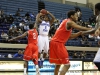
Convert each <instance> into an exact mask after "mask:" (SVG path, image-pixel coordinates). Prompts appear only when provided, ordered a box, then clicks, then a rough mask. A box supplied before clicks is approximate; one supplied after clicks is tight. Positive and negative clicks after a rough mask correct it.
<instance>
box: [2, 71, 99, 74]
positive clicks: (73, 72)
mask: <svg viewBox="0 0 100 75" xmlns="http://www.w3.org/2000/svg"><path fill="white" fill-rule="evenodd" d="M0 75H24V74H23V72H2V73H0ZM27 75H36V74H35V72H28V74H27ZM41 75H54V73H53V72H42V73H41ZM66 75H100V72H98V71H85V72H83V71H82V72H81V71H70V72H68V73H66Z"/></svg>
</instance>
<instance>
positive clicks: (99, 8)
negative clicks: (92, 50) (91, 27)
mask: <svg viewBox="0 0 100 75" xmlns="http://www.w3.org/2000/svg"><path fill="white" fill-rule="evenodd" d="M95 14H96V16H97V18H96V27H95V28H96V29H97V30H96V32H95V35H96V36H100V3H97V4H96V5H95ZM93 62H94V63H95V65H96V66H97V67H98V70H99V71H100V48H99V49H98V52H97V54H96V56H95V58H94V60H93Z"/></svg>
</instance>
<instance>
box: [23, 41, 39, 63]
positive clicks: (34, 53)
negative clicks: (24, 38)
mask: <svg viewBox="0 0 100 75" xmlns="http://www.w3.org/2000/svg"><path fill="white" fill-rule="evenodd" d="M23 60H26V61H29V60H33V62H34V64H38V46H37V45H35V44H34V43H33V44H28V45H27V46H26V49H25V51H24V57H23Z"/></svg>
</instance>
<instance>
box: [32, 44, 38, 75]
mask: <svg viewBox="0 0 100 75" xmlns="http://www.w3.org/2000/svg"><path fill="white" fill-rule="evenodd" d="M32 61H33V63H34V65H35V67H36V75H40V71H39V66H38V47H37V46H36V45H34V46H33V48H32Z"/></svg>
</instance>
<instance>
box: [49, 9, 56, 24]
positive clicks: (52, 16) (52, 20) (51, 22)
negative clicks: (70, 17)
mask: <svg viewBox="0 0 100 75" xmlns="http://www.w3.org/2000/svg"><path fill="white" fill-rule="evenodd" d="M47 14H49V15H50V16H51V18H52V19H51V20H50V25H52V24H53V23H54V20H55V17H54V15H53V14H52V13H50V12H49V11H47Z"/></svg>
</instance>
